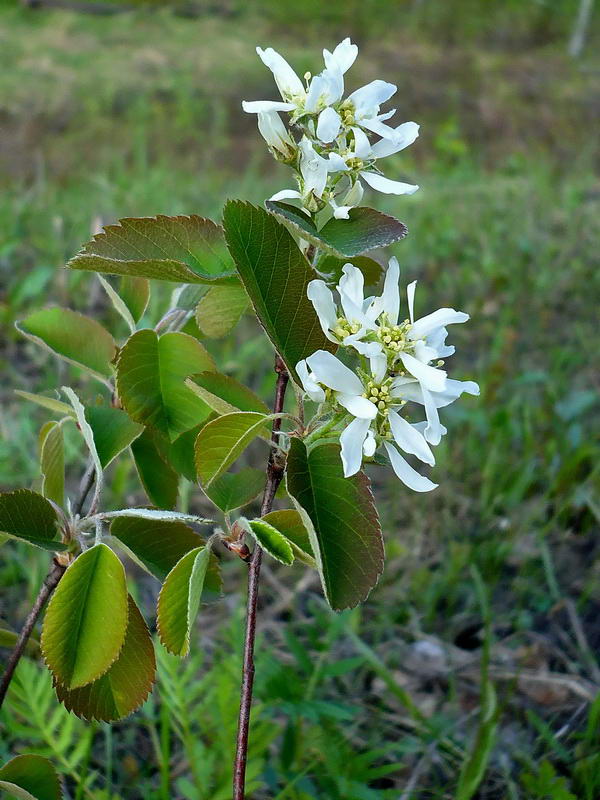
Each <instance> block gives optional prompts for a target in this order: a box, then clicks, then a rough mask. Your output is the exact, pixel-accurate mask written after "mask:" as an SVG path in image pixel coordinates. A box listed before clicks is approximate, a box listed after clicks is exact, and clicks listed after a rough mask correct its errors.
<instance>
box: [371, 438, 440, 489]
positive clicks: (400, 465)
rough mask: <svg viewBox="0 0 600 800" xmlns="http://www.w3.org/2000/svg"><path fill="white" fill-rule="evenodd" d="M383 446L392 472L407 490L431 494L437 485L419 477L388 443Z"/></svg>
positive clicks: (422, 476) (423, 477)
mask: <svg viewBox="0 0 600 800" xmlns="http://www.w3.org/2000/svg"><path fill="white" fill-rule="evenodd" d="M384 445H385V449H386V450H387V454H388V456H389V458H390V461H391V462H392V467H393V469H394V472H395V473H396V475H397V476H398V477H399V478H400V480H401V481H402V483H403V484H405V485H406V486H408V488H409V489H412V490H413V491H415V492H431V491H432V489H437V486H438V484H437V483H432V482H431V481H430V480H429V478H426V477H425V476H424V475H419V473H418V472H417V471H416V470H414V469H413V468H412V467H411V466H410V464H409V463H408V461H406V460H405V459H404V458H402V456H401V455H400V453H399V452H398V451H397V450H396V448H395V447H393V446H392V445H391V444H390V443H389V442H384Z"/></svg>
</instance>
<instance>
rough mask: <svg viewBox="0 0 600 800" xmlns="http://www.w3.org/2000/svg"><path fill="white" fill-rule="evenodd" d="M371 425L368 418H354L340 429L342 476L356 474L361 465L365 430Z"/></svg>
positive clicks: (347, 476)
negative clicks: (345, 426)
mask: <svg viewBox="0 0 600 800" xmlns="http://www.w3.org/2000/svg"><path fill="white" fill-rule="evenodd" d="M370 426H371V420H370V419H358V418H357V419H354V420H352V422H351V423H350V424H349V425H348V427H347V428H345V429H344V430H343V431H342V434H341V436H340V445H341V446H342V452H341V456H342V464H343V466H344V477H346V478H349V477H350V476H351V475H356V473H357V472H358V471H359V469H360V468H361V465H362V457H363V444H364V442H365V439H366V436H367V431H368V430H369V428H370Z"/></svg>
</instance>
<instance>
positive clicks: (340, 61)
mask: <svg viewBox="0 0 600 800" xmlns="http://www.w3.org/2000/svg"><path fill="white" fill-rule="evenodd" d="M357 55H358V47H357V46H356V45H355V44H352V42H351V41H350V38H349V37H346V38H345V39H344V40H343V41H341V42H340V43H339V44H338V45H337V47H336V48H335V50H334V51H333V53H330V52H329V50H323V60H324V61H325V66H326V67H327V69H331V68H334V69H338V70H339V71H340V72H341V73H342V75H343V74H344V73H345V72H348V70H349V69H350V67H351V66H352V64H354V62H355V61H356V56H357Z"/></svg>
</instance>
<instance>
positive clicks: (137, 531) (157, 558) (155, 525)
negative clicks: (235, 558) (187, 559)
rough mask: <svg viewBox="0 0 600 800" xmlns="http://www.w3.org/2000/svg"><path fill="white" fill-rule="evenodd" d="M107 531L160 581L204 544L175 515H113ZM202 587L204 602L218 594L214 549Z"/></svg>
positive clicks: (217, 567) (216, 563)
mask: <svg viewBox="0 0 600 800" xmlns="http://www.w3.org/2000/svg"><path fill="white" fill-rule="evenodd" d="M140 510H141V509H140ZM110 532H111V534H112V535H113V536H114V537H115V538H116V539H118V540H119V542H121V543H122V544H123V545H124V546H125V547H126V548H127V550H128V552H129V553H130V554H131V556H132V557H133V558H134V559H135V560H136V561H137V562H138V563H139V564H140V565H141V566H142V567H144V569H146V570H147V571H148V572H149V573H150V574H151V575H154V577H155V578H157V579H158V580H159V581H164V579H165V578H166V577H167V575H168V574H169V572H170V571H171V570H172V569H173V567H174V566H175V564H177V562H178V561H179V560H180V559H181V558H183V556H184V555H185V554H186V553H189V552H190V550H195V549H197V548H198V547H202V546H204V544H205V541H204V539H203V538H202V537H201V536H200V535H199V534H198V533H196V531H194V530H192V528H190V527H189V525H186V524H185V523H184V522H182V521H181V520H177V519H173V520H160V519H144V518H141V517H117V518H116V519H113V521H112V524H111V527H110ZM204 588H205V593H204V596H203V600H204V601H205V602H209V601H211V600H214V599H215V598H216V597H219V596H220V594H221V590H222V581H221V571H220V568H219V560H218V559H217V557H216V556H215V555H214V553H212V554H211V557H210V563H209V567H208V572H207V575H206V580H205V586H204Z"/></svg>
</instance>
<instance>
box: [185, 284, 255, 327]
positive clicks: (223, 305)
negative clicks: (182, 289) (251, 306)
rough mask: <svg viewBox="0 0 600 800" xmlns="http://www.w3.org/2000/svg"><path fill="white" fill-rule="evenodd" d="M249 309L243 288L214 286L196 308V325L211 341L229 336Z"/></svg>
mask: <svg viewBox="0 0 600 800" xmlns="http://www.w3.org/2000/svg"><path fill="white" fill-rule="evenodd" d="M247 308H248V295H247V294H246V292H245V291H244V289H243V288H242V287H241V286H214V287H213V288H211V289H209V290H208V292H207V293H206V294H205V295H204V297H203V298H202V299H201V300H200V302H199V303H198V305H197V307H196V324H197V325H198V328H199V329H200V331H201V332H202V333H203V334H204V335H205V336H208V337H210V338H211V339H219V338H221V337H222V336H227V334H228V333H230V332H231V331H232V330H233V328H235V326H236V325H237V324H238V322H239V321H240V319H241V316H242V314H243V313H244V311H245V310H246V309H247Z"/></svg>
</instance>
